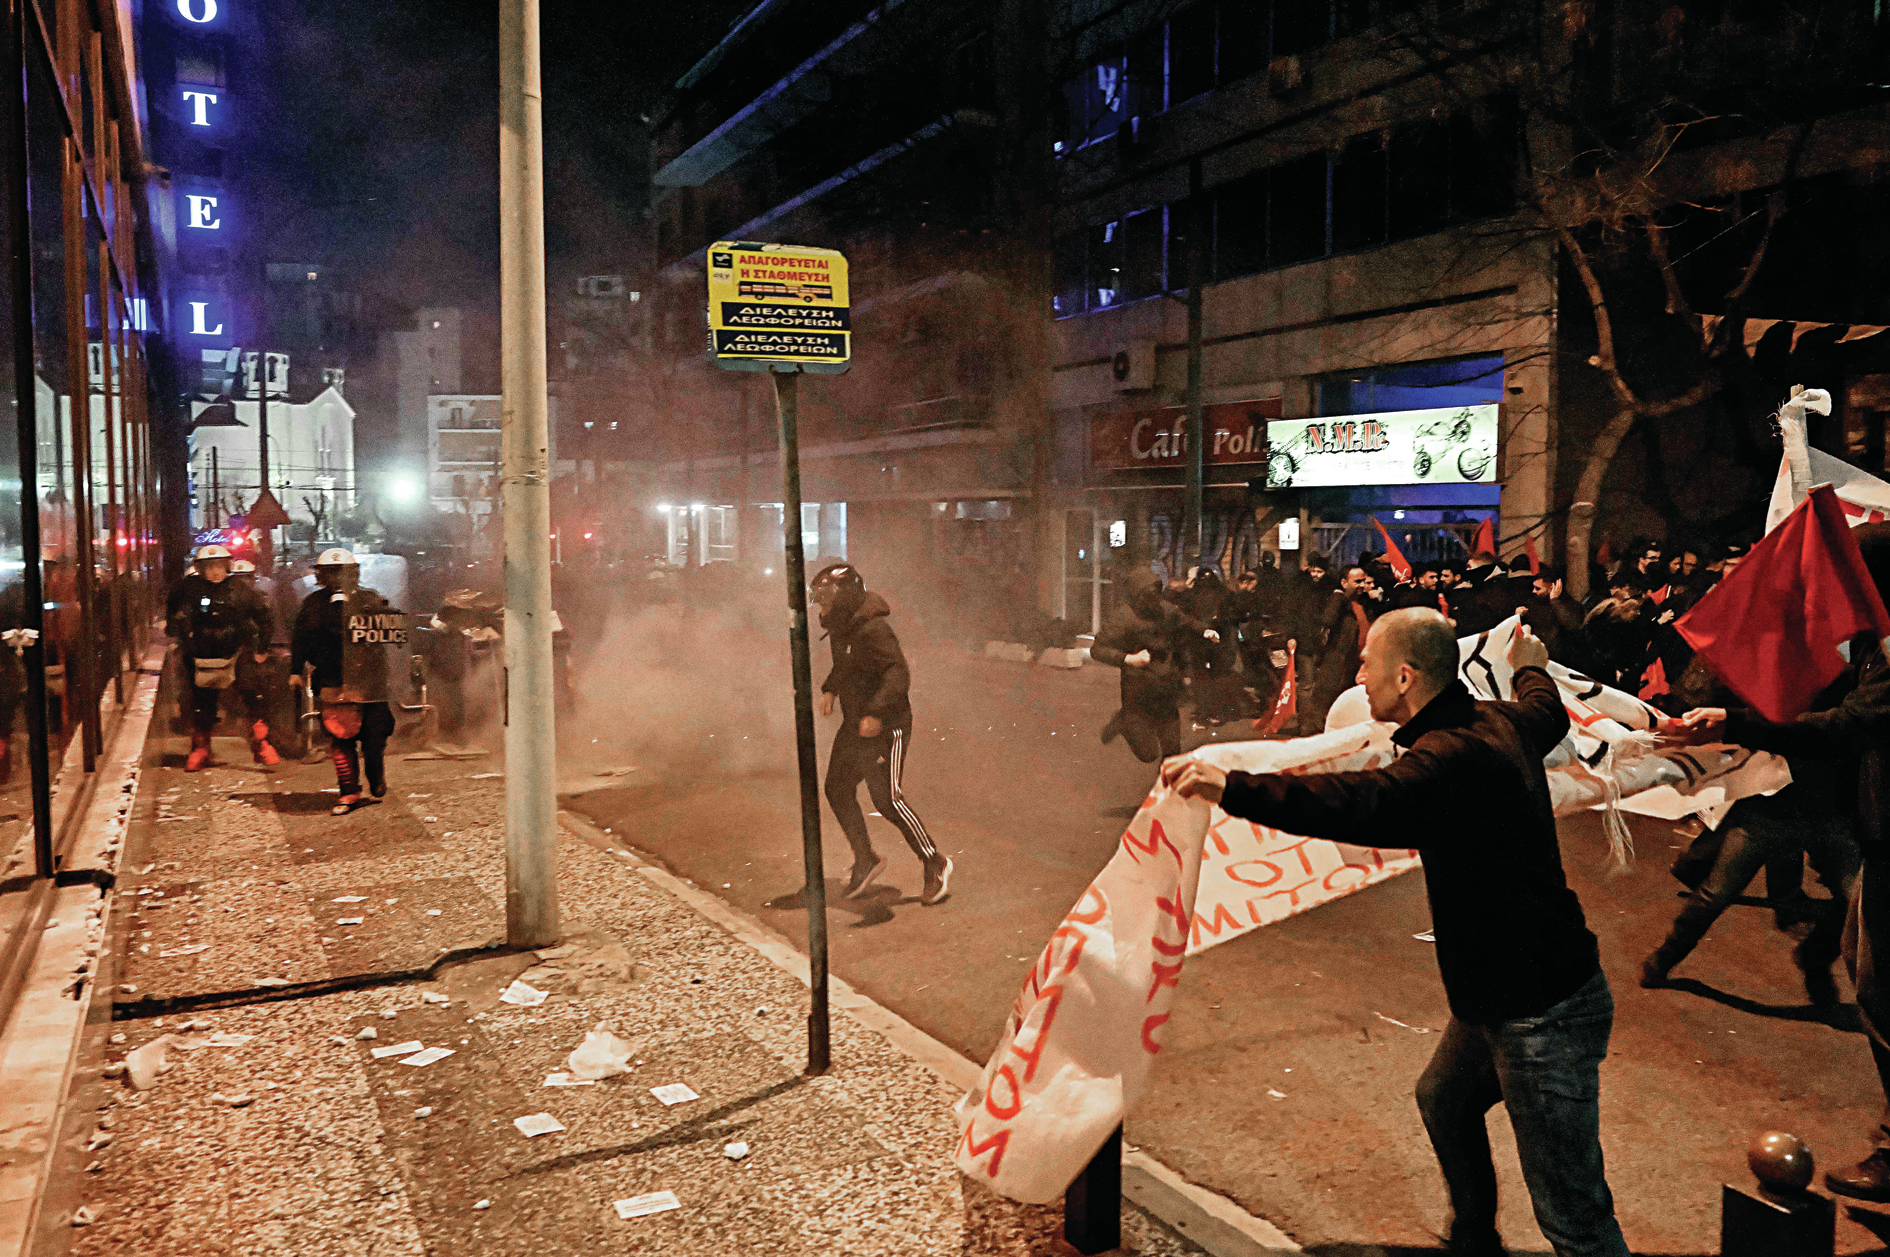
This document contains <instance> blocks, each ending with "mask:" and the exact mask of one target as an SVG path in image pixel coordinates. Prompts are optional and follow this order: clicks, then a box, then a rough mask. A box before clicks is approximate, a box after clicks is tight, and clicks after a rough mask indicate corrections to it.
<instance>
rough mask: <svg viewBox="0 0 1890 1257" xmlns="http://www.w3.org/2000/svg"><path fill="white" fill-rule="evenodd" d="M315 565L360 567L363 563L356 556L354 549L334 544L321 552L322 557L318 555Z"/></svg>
mask: <svg viewBox="0 0 1890 1257" xmlns="http://www.w3.org/2000/svg"><path fill="white" fill-rule="evenodd" d="M315 566H316V567H359V566H361V563H360V560H358V559H356V558H355V557H354V553H353V552H352V551H349V550H343V549H342V548H341V547H340V546H333V547H330V548H329V549H327V550H323V551H322V552H321V555H320V557H318V558H317V559H316V560H315Z"/></svg>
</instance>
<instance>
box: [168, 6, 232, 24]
mask: <svg viewBox="0 0 1890 1257" xmlns="http://www.w3.org/2000/svg"><path fill="white" fill-rule="evenodd" d="M171 7H172V10H173V11H174V12H175V13H176V14H177V16H178V17H181V18H183V19H184V20H185V21H186V22H189V23H190V24H191V25H192V26H214V25H216V24H217V19H218V18H219V17H222V16H223V5H222V3H221V0H171Z"/></svg>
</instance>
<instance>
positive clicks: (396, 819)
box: [0, 731, 1200, 1257]
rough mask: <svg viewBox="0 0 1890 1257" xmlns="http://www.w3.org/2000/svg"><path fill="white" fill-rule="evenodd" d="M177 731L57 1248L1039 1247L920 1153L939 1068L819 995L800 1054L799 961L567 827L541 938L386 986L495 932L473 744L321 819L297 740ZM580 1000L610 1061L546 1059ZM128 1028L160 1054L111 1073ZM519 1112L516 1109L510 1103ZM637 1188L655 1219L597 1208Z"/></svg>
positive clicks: (141, 814)
mask: <svg viewBox="0 0 1890 1257" xmlns="http://www.w3.org/2000/svg"><path fill="white" fill-rule="evenodd" d="M182 742H183V740H182V739H181V738H175V737H167V736H166V735H165V734H164V733H162V732H161V731H160V732H157V733H154V735H153V736H152V738H151V741H150V744H149V746H148V753H147V761H146V768H145V776H144V778H143V781H142V785H141V789H140V792H139V794H138V795H137V796H136V797H137V806H136V816H135V818H134V820H133V825H132V833H131V837H130V839H129V845H128V849H127V852H126V865H127V868H126V870H125V873H124V875H123V878H122V880H121V881H120V883H119V886H120V896H119V898H118V900H117V903H116V907H115V908H114V910H113V913H112V922H113V926H112V929H113V934H114V937H115V943H114V946H113V947H112V948H111V953H112V955H114V956H117V957H120V958H121V959H119V960H118V961H117V962H116V963H117V965H118V971H117V972H116V973H115V974H113V975H111V977H110V979H108V980H111V981H113V982H114V988H115V990H116V1001H115V1002H116V1007H115V1009H111V1008H107V1007H106V1006H105V1004H104V1001H103V1000H101V1001H100V1003H99V1004H98V1005H97V1006H95V1008H94V1010H93V1011H94V1014H95V1017H96V1021H95V1024H93V1025H92V1026H91V1027H90V1028H89V1029H88V1030H87V1031H86V1033H85V1039H86V1049H85V1059H84V1060H83V1061H82V1062H81V1064H80V1065H79V1068H78V1075H79V1077H80V1079H81V1081H80V1083H79V1084H78V1088H79V1090H78V1092H77V1098H76V1100H75V1102H74V1103H73V1105H72V1106H71V1110H72V1116H71V1117H70V1118H69V1120H68V1122H67V1124H66V1131H65V1136H64V1137H63V1138H62V1139H61V1140H60V1141H59V1144H60V1146H59V1148H58V1151H57V1154H56V1155H57V1158H58V1162H59V1164H60V1166H61V1169H62V1173H61V1174H60V1176H59V1180H58V1184H57V1186H56V1187H55V1189H54V1192H53V1194H52V1196H51V1197H50V1198H49V1203H48V1206H47V1216H48V1217H49V1218H50V1219H51V1221H49V1222H48V1224H47V1228H48V1229H49V1230H50V1232H51V1233H52V1234H54V1235H56V1236H57V1237H58V1238H59V1239H60V1240H61V1241H62V1242H63V1241H64V1240H66V1239H67V1238H68V1237H69V1238H70V1241H71V1244H72V1249H71V1251H72V1252H73V1253H74V1254H75V1255H89V1254H100V1255H104V1254H126V1253H136V1254H139V1255H140V1257H147V1255H148V1257H206V1255H207V1257H226V1255H227V1257H235V1255H236V1254H243V1255H244V1257H248V1255H250V1254H263V1255H268V1257H277V1255H279V1257H290V1255H292V1254H306V1253H323V1254H337V1255H346V1257H421V1255H422V1254H426V1255H429V1257H443V1255H448V1254H461V1255H465V1257H496V1255H498V1254H511V1253H515V1254H540V1253H556V1254H566V1253H603V1252H609V1253H627V1252H628V1253H651V1254H659V1253H660V1254H666V1255H676V1257H690V1255H693V1254H703V1255H705V1257H707V1255H710V1254H726V1253H744V1254H746V1253H767V1254H770V1255H777V1254H778V1255H779V1257H826V1255H827V1254H834V1253H845V1254H851V1255H854V1257H908V1255H910V1254H931V1255H933V1257H1036V1255H1038V1254H1042V1253H1045V1252H1049V1251H1052V1250H1053V1248H1054V1245H1055V1243H1056V1239H1055V1237H1056V1235H1057V1234H1058V1232H1059V1228H1060V1227H1061V1225H1062V1210H1061V1208H1060V1207H1059V1206H1057V1205H1054V1204H1053V1205H1050V1206H1024V1205H1019V1204H1017V1203H1016V1202H1013V1201H1009V1200H1005V1199H1003V1198H1001V1197H998V1196H996V1195H994V1194H992V1193H990V1192H988V1191H983V1190H980V1189H978V1188H976V1187H975V1186H970V1185H968V1184H967V1183H966V1182H965V1181H964V1180H963V1179H962V1178H961V1176H960V1175H959V1174H958V1173H957V1171H956V1170H955V1169H954V1168H953V1167H952V1165H951V1152H952V1148H953V1144H954V1137H955V1134H956V1124H955V1121H954V1119H953V1117H952V1112H951V1105H952V1104H953V1103H954V1102H955V1101H956V1099H957V1098H958V1092H956V1091H955V1090H953V1089H951V1088H949V1087H946V1086H944V1085H943V1084H942V1083H941V1082H940V1081H939V1080H938V1079H937V1078H936V1077H935V1076H934V1075H933V1074H931V1073H930V1072H928V1071H927V1070H925V1069H924V1068H923V1067H921V1066H920V1065H918V1064H917V1063H915V1062H914V1061H913V1060H911V1059H909V1058H908V1057H907V1056H905V1055H903V1054H902V1052H901V1051H900V1049H899V1048H898V1047H897V1046H896V1045H895V1044H893V1043H892V1042H890V1041H889V1040H887V1039H886V1038H884V1037H883V1036H882V1035H881V1034H880V1033H878V1032H877V1031H875V1030H873V1029H872V1028H870V1027H869V1026H867V1025H865V1024H862V1023H861V1022H860V1021H858V1020H856V1019H855V1018H854V1017H852V1016H851V1015H849V1014H848V1013H846V1012H845V1011H836V1012H835V1014H834V1021H833V1035H834V1040H833V1046H834V1053H835V1056H836V1067H835V1068H834V1069H833V1070H832V1071H830V1072H828V1073H827V1074H825V1075H822V1076H818V1077H810V1076H806V1075H804V1074H803V1073H802V1070H803V1067H804V1065H805V1062H806V1039H805V1031H804V1028H803V1026H804V1023H803V1018H802V1011H801V1010H804V1009H805V1007H806V1000H807V992H806V987H805V985H804V983H803V982H802V981H801V980H799V979H797V978H796V977H794V976H791V975H790V974H789V973H787V972H784V971H783V970H782V968H781V967H780V966H779V965H778V964H777V963H773V962H771V960H770V959H769V958H768V957H767V956H765V955H764V954H762V952H761V951H759V950H758V949H757V948H756V947H755V946H753V944H752V940H748V939H743V938H740V937H735V936H731V933H730V931H729V930H728V928H727V927H726V925H725V924H724V923H721V922H718V921H716V920H713V919H710V918H707V917H705V916H704V915H702V914H701V912H700V911H699V910H698V909H697V907H696V906H695V905H693V904H691V903H690V902H688V900H687V899H686V898H685V894H686V892H684V893H678V888H676V887H675V886H674V884H673V879H667V878H666V877H665V876H664V875H661V874H660V873H658V874H657V875H656V876H652V875H651V874H652V873H653V872H655V871H654V870H651V869H649V868H648V867H647V866H639V865H638V864H636V862H634V861H631V860H626V859H623V858H611V857H612V855H613V852H614V854H615V855H616V856H617V857H622V856H624V855H626V854H627V853H625V852H623V851H622V850H620V849H615V848H610V847H607V846H606V844H603V843H601V842H599V841H597V840H596V839H595V836H592V835H578V834H574V833H571V832H569V831H564V832H562V833H561V834H560V842H559V853H558V860H559V873H560V876H559V890H560V901H561V902H560V910H561V920H562V931H561V933H562V942H561V945H560V946H558V947H557V948H555V949H547V950H543V951H541V952H540V953H538V954H537V955H535V956H534V955H533V954H531V953H522V954H521V953H504V952H497V951H488V952H486V953H485V954H474V955H469V956H466V957H465V958H464V959H463V960H455V961H454V962H452V963H450V964H447V965H443V966H442V967H441V968H440V969H439V971H438V972H437V973H436V974H435V975H434V976H433V977H432V978H431V979H430V980H427V981H423V982H400V981H396V980H395V976H396V975H399V974H400V973H402V972H405V971H411V970H414V969H417V968H425V967H426V966H428V965H429V964H430V963H432V962H433V961H434V960H435V959H437V958H438V957H439V956H440V954H441V952H442V951H443V950H444V949H446V948H449V947H450V948H477V947H479V946H480V945H482V944H490V943H491V942H493V941H494V940H497V939H502V938H503V935H504V929H505V924H504V913H503V909H502V907H501V905H502V904H503V902H504V897H505V873H504V864H503V842H502V828H503V827H502V824H501V823H500V822H499V821H498V819H497V818H498V817H499V816H500V815H502V812H503V802H502V799H503V786H502V783H501V782H500V781H499V780H497V779H496V775H497V774H496V771H495V770H494V768H493V767H492V765H491V764H490V763H489V762H486V761H473V762H470V763H468V762H463V761H461V762H455V761H451V760H441V759H437V758H432V759H417V760H416V759H408V758H406V756H405V755H397V756H394V757H391V758H390V760H389V764H388V778H389V787H390V788H389V792H388V796H387V798H386V800H385V801H384V802H382V803H380V804H379V805H376V806H372V807H369V808H366V809H364V810H361V811H357V812H355V813H353V814H351V815H348V816H346V817H341V818H336V817H332V816H330V815H329V814H328V808H329V807H330V806H331V805H332V803H333V801H334V799H335V795H334V793H332V786H330V785H329V783H330V782H331V781H332V780H333V774H332V770H331V769H330V768H329V767H328V766H327V764H326V763H324V762H318V763H315V764H307V765H303V764H294V763H289V762H285V764H284V765H283V766H282V768H280V769H278V770H276V771H274V772H264V771H261V770H259V769H257V768H254V767H253V766H251V765H250V764H249V763H248V762H247V755H246V754H245V752H244V750H243V748H242V743H241V742H240V741H237V740H236V739H219V740H218V743H217V749H218V751H219V753H220V754H221V755H222V756H223V757H224V761H225V762H224V763H222V764H220V765H218V766H215V767H212V768H211V769H209V770H208V771H206V772H202V773H198V774H194V775H186V774H184V773H183V772H181V771H179V770H178V765H179V764H180V763H181V761H182V753H181V752H182ZM515 978H516V979H519V980H521V981H522V982H523V983H524V984H525V994H524V996H523V997H522V998H521V999H502V998H501V993H502V992H506V991H507V990H508V988H509V986H510V984H511V983H512V982H513V980H514V979H515ZM324 982H327V983H330V984H332V985H331V986H329V987H326V988H323V989H321V990H316V991H309V990H307V989H301V990H298V989H296V988H298V987H299V986H300V985H301V984H306V983H324ZM277 984H287V987H286V989H281V990H276V989H274V988H275V987H276V985H277ZM517 994H518V992H516V991H514V995H517ZM272 996H290V997H291V998H286V999H282V1000H281V1001H280V1002H269V1001H270V1000H271V997H272ZM114 1013H115V1017H114V1016H113V1014H114ZM106 1018H112V1019H110V1020H107V1019H106ZM604 1025H608V1026H609V1027H610V1028H611V1029H612V1031H613V1032H614V1033H617V1034H619V1035H621V1036H622V1038H623V1039H624V1041H625V1042H624V1045H623V1050H624V1051H625V1052H627V1056H626V1057H625V1060H624V1062H623V1064H624V1065H625V1067H626V1068H627V1069H628V1071H629V1072H627V1073H621V1074H618V1075H617V1076H614V1077H606V1078H604V1080H603V1081H600V1082H596V1083H594V1084H579V1085H571V1084H570V1083H569V1081H568V1079H567V1078H566V1075H565V1072H564V1071H568V1070H569V1069H571V1068H572V1066H571V1065H570V1064H569V1062H568V1055H569V1053H570V1052H571V1050H572V1049H573V1048H574V1047H575V1046H577V1045H578V1044H579V1043H580V1042H581V1041H583V1040H584V1038H585V1035H586V1032H587V1031H589V1030H591V1029H593V1028H596V1027H600V1026H604ZM154 1043H157V1044H159V1045H160V1048H158V1049H151V1050H153V1051H156V1050H161V1046H162V1044H165V1043H168V1044H169V1045H170V1052H169V1057H168V1062H169V1068H168V1069H167V1070H166V1071H165V1072H164V1074H163V1076H162V1077H161V1078H158V1079H156V1081H155V1083H147V1086H148V1089H143V1090H136V1089H133V1087H132V1086H130V1085H128V1084H127V1082H126V1080H125V1079H124V1077H123V1075H124V1073H125V1071H127V1069H129V1068H133V1067H132V1066H130V1065H128V1063H127V1062H129V1061H131V1060H133V1059H134V1057H133V1054H134V1053H139V1052H141V1051H142V1050H144V1049H147V1048H148V1046H149V1045H151V1044H154ZM397 1045H404V1046H397ZM423 1045H424V1046H425V1047H427V1048H430V1049H433V1050H432V1051H431V1052H422V1051H421V1049H422V1047H423ZM60 1046H62V1047H63V1046H64V1045H63V1044H62V1045H60ZM0 1055H4V1053H0ZM58 1058H59V1054H58V1053H55V1054H54V1060H53V1062H52V1066H51V1067H52V1068H53V1069H54V1070H55V1071H56V1070H57V1069H58V1067H59V1066H60V1064H61V1062H60V1060H59V1059H58ZM101 1064H102V1065H103V1069H102V1070H101V1069H100V1068H99V1066H100V1065H101ZM101 1074H102V1077H101ZM57 1077H58V1075H57V1072H55V1073H54V1075H53V1078H54V1080H55V1081H56V1079H57ZM676 1083H682V1084H685V1087H686V1091H687V1093H688V1094H685V1095H684V1096H682V1097H677V1096H675V1095H669V1096H667V1097H662V1096H658V1095H656V1094H655V1093H653V1092H652V1090H651V1088H652V1087H658V1086H663V1087H667V1086H669V1085H671V1084H676ZM47 1085H49V1086H50V1085H53V1084H52V1083H50V1082H49V1083H48V1084H47ZM541 1111H542V1112H543V1113H548V1114H550V1115H551V1116H552V1117H553V1118H555V1119H556V1122H555V1123H554V1124H553V1126H552V1127H551V1128H550V1129H549V1131H548V1132H547V1133H542V1134H540V1135H539V1136H538V1137H530V1133H529V1132H527V1131H526V1130H525V1129H524V1128H522V1127H518V1126H517V1123H518V1121H519V1120H521V1119H525V1118H528V1117H529V1116H530V1115H532V1114H535V1113H540V1112H541ZM0 1117H4V1118H6V1119H7V1121H4V1122H0V1125H4V1126H6V1127H7V1129H9V1130H10V1131H17V1129H18V1127H17V1125H13V1124H10V1123H11V1122H12V1115H11V1112H9V1113H5V1114H0ZM659 1192H670V1193H674V1197H675V1202H674V1204H673V1205H672V1206H671V1207H670V1208H669V1209H668V1210H667V1211H663V1212H652V1213H649V1214H647V1215H637V1214H635V1213H634V1212H633V1213H632V1214H630V1215H626V1216H619V1211H618V1210H615V1209H613V1202H619V1201H622V1202H626V1203H627V1202H630V1201H631V1200H633V1199H634V1198H639V1197H645V1196H647V1195H649V1194H651V1193H659ZM81 1210H83V1212H82V1213H81V1212H80V1211H81ZM67 1219H75V1220H74V1221H73V1224H72V1226H70V1227H68V1226H66V1225H64V1223H65V1221H66V1220H67ZM1123 1222H1124V1229H1125V1234H1126V1235H1127V1236H1128V1238H1129V1241H1130V1242H1131V1243H1132V1244H1134V1245H1135V1249H1136V1251H1137V1252H1141V1253H1145V1254H1148V1255H1149V1257H1199V1253H1200V1250H1199V1249H1197V1248H1195V1247H1193V1246H1192V1245H1191V1244H1189V1243H1187V1242H1186V1241H1185V1240H1183V1239H1181V1238H1180V1237H1179V1236H1177V1235H1175V1234H1174V1233H1172V1232H1171V1231H1169V1230H1167V1229H1166V1228H1165V1227H1163V1226H1162V1225H1161V1224H1160V1223H1158V1222H1156V1221H1155V1220H1153V1219H1152V1218H1151V1217H1150V1216H1149V1215H1148V1214H1146V1213H1143V1212H1142V1211H1141V1210H1139V1209H1138V1208H1136V1207H1134V1206H1132V1205H1127V1204H1125V1206H1124V1210H1123Z"/></svg>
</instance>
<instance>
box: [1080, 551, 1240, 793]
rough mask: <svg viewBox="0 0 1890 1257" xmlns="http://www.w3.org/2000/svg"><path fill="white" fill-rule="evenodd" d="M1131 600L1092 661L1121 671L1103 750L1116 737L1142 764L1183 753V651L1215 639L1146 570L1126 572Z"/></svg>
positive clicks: (1105, 634)
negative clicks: (1192, 642) (1119, 702)
mask: <svg viewBox="0 0 1890 1257" xmlns="http://www.w3.org/2000/svg"><path fill="white" fill-rule="evenodd" d="M1127 584H1128V587H1129V599H1128V601H1127V602H1126V603H1125V604H1124V605H1122V606H1120V607H1118V608H1116V610H1115V611H1114V612H1113V613H1112V614H1111V615H1110V617H1109V623H1108V624H1107V625H1106V626H1105V627H1104V629H1103V631H1102V632H1101V633H1100V634H1098V635H1097V638H1096V644H1095V645H1093V646H1091V647H1090V649H1089V653H1090V657H1091V658H1092V659H1094V660H1096V662H1098V663H1105V664H1108V665H1110V666H1111V667H1115V668H1120V669H1121V670H1122V706H1121V707H1120V708H1119V709H1117V711H1116V714H1115V715H1113V716H1111V717H1109V722H1108V723H1107V724H1105V725H1104V726H1103V730H1102V741H1103V745H1104V746H1107V745H1108V744H1109V743H1110V742H1112V741H1114V740H1115V739H1116V737H1117V736H1118V735H1120V736H1121V737H1122V739H1123V740H1124V741H1126V742H1127V743H1128V744H1129V750H1130V751H1132V752H1133V753H1134V755H1135V757H1136V758H1137V759H1139V760H1141V761H1142V762H1143V763H1144V764H1152V763H1154V762H1155V761H1156V760H1158V759H1166V758H1167V757H1168V756H1170V755H1179V754H1181V687H1182V676H1181V668H1180V659H1181V648H1182V647H1183V645H1184V644H1185V642H1186V641H1188V640H1190V639H1197V638H1208V637H1212V638H1214V639H1217V640H1218V638H1219V634H1218V633H1216V632H1215V631H1214V630H1213V629H1211V628H1209V627H1208V626H1207V625H1205V624H1203V623H1201V622H1200V621H1199V620H1197V619H1195V618H1194V617H1192V616H1190V615H1188V614H1186V613H1185V612H1183V611H1182V610H1181V609H1180V608H1178V607H1176V606H1175V605H1174V604H1172V603H1170V602H1169V601H1168V600H1167V599H1166V598H1164V597H1163V596H1162V587H1161V580H1160V578H1159V577H1157V576H1156V575H1155V574H1154V573H1153V572H1151V571H1149V570H1148V569H1147V568H1137V569H1136V570H1135V571H1132V572H1130V573H1129V576H1128V581H1127Z"/></svg>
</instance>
